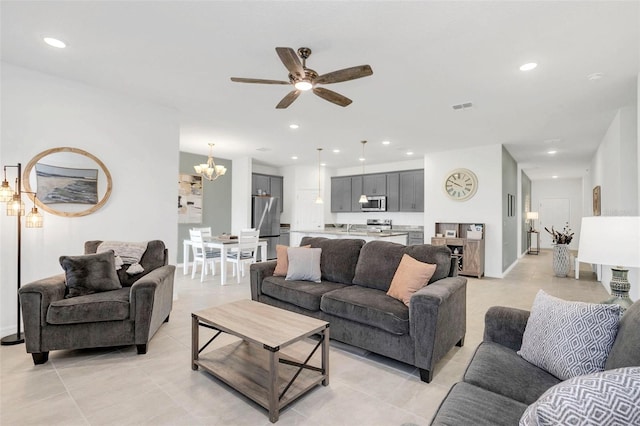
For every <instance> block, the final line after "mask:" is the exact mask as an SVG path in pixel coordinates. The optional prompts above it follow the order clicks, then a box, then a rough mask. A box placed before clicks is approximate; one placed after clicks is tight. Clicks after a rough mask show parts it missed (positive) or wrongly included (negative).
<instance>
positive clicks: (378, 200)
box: [360, 195, 387, 212]
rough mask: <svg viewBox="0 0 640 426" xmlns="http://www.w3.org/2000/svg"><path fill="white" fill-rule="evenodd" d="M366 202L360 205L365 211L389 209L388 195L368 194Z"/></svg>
mask: <svg viewBox="0 0 640 426" xmlns="http://www.w3.org/2000/svg"><path fill="white" fill-rule="evenodd" d="M367 199H368V200H369V201H367V202H366V203H363V204H361V205H360V210H362V211H363V212H386V211H387V197H385V196H380V195H377V196H367Z"/></svg>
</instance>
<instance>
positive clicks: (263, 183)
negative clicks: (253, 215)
mask: <svg viewBox="0 0 640 426" xmlns="http://www.w3.org/2000/svg"><path fill="white" fill-rule="evenodd" d="M270 193H271V177H270V176H269V175H261V174H258V173H254V174H252V175H251V195H262V194H270Z"/></svg>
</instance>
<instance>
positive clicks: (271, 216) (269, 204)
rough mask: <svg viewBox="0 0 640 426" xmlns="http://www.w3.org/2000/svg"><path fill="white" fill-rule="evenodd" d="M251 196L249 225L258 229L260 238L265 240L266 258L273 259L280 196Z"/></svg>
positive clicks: (276, 239) (277, 228) (278, 222)
mask: <svg viewBox="0 0 640 426" xmlns="http://www.w3.org/2000/svg"><path fill="white" fill-rule="evenodd" d="M251 198H252V202H251V205H252V213H251V227H253V228H256V229H259V230H260V238H264V239H266V240H267V259H275V258H276V244H278V239H279V238H280V198H278V197H264V196H253V197H251ZM262 260H264V259H262Z"/></svg>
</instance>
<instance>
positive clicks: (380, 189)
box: [363, 174, 387, 195]
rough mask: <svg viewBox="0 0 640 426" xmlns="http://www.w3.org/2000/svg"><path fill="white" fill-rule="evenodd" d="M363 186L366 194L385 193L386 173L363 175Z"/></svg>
mask: <svg viewBox="0 0 640 426" xmlns="http://www.w3.org/2000/svg"><path fill="white" fill-rule="evenodd" d="M363 188H364V193H365V194H367V195H387V175H386V174H374V175H364V180H363Z"/></svg>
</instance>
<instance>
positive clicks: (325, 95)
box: [313, 87, 352, 107]
mask: <svg viewBox="0 0 640 426" xmlns="http://www.w3.org/2000/svg"><path fill="white" fill-rule="evenodd" d="M313 93H315V94H316V95H318V96H320V97H321V98H322V99H325V100H327V101H329V102H333V103H334V104H336V105H340V106H341V107H346V106H347V105H349V104H350V103H351V102H352V101H351V99H349V98H347V97H346V96H342V95H341V94H340V93H336V92H334V91H333V90H329V89H325V88H324V87H314V88H313Z"/></svg>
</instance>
